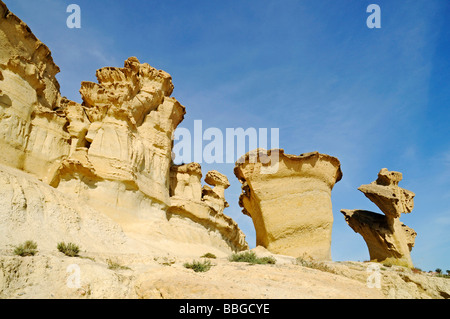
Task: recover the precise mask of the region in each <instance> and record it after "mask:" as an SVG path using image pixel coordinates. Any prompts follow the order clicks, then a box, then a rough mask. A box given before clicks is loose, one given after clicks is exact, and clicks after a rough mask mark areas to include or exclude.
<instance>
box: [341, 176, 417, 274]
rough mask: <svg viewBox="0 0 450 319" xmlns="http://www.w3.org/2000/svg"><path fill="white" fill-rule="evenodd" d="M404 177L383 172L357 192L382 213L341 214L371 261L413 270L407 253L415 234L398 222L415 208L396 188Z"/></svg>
mask: <svg viewBox="0 0 450 319" xmlns="http://www.w3.org/2000/svg"><path fill="white" fill-rule="evenodd" d="M402 178H403V176H402V173H400V172H390V171H388V170H387V169H386V168H383V169H382V170H381V171H380V172H379V173H378V178H377V180H376V181H374V182H372V183H371V184H367V185H362V186H360V187H359V188H358V189H359V190H360V191H361V192H363V193H364V195H365V196H366V197H367V198H368V199H370V200H371V201H372V202H374V203H375V204H376V205H377V206H378V207H379V208H380V210H381V211H382V212H383V213H384V215H382V214H378V213H374V212H369V211H364V210H348V209H343V210H341V212H342V214H344V217H345V220H346V222H347V224H348V225H349V226H350V227H351V228H352V229H353V230H354V231H355V232H357V233H359V234H361V236H362V237H363V238H364V240H365V241H366V244H367V247H368V249H369V254H370V259H371V260H373V261H378V262H390V263H393V264H398V265H403V266H407V267H413V263H412V260H411V255H410V252H411V250H412V248H413V247H414V242H415V237H416V235H417V233H416V232H415V231H414V229H411V228H409V227H408V226H406V225H405V224H403V223H402V222H400V220H399V218H400V215H401V214H402V213H410V212H411V211H412V209H413V208H414V196H415V194H414V193H413V192H411V191H409V190H406V189H403V188H401V187H399V186H398V183H399V182H400V181H401V180H402Z"/></svg>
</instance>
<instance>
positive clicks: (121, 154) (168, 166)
mask: <svg viewBox="0 0 450 319" xmlns="http://www.w3.org/2000/svg"><path fill="white" fill-rule="evenodd" d="M0 43H1V44H0V147H1V148H2V152H1V153H0V164H2V165H4V166H9V167H12V168H15V169H17V170H19V171H23V172H25V173H27V174H28V176H29V177H30V178H34V179H36V181H33V183H34V182H36V183H37V184H39V183H43V184H47V185H50V186H51V187H53V189H55V192H54V193H55V194H59V193H62V194H64V196H72V197H73V198H74V199H75V201H78V202H82V203H83V205H87V206H89V207H90V209H91V210H95V211H96V212H97V213H98V214H101V215H102V216H105V217H107V218H109V219H110V220H111V221H112V222H115V223H117V225H119V226H120V228H121V229H123V231H124V232H125V233H126V235H127V236H131V237H133V238H135V239H139V240H141V241H143V242H145V243H148V244H149V245H153V246H154V247H156V246H160V249H162V250H164V249H165V248H164V245H165V244H164V243H167V242H172V243H173V245H172V246H171V247H174V246H176V245H177V243H178V244H180V245H183V244H189V243H191V244H194V245H195V244H198V245H205V246H206V247H209V246H210V247H213V248H216V249H219V250H222V251H230V250H242V249H246V248H247V247H248V246H247V243H246V242H245V236H244V234H243V233H242V231H241V230H240V229H239V227H238V226H237V224H236V223H235V222H234V221H233V220H232V219H231V218H229V217H228V216H226V215H224V214H223V209H224V208H225V207H226V206H227V204H226V201H225V198H224V189H225V188H226V187H227V186H226V185H227V183H228V181H226V182H224V181H223V180H222V179H225V180H226V177H224V176H221V175H220V174H219V175H217V173H215V172H211V173H210V174H208V175H207V180H206V183H210V184H212V185H213V186H215V187H214V189H211V188H204V189H202V186H201V176H202V173H201V167H200V165H198V164H195V163H192V164H189V165H186V166H182V167H179V166H174V165H173V163H172V144H173V133H174V131H175V129H176V128H177V126H178V125H179V124H180V122H181V121H182V120H183V118H184V115H185V113H186V111H185V107H184V106H182V105H181V104H180V103H179V102H178V101H177V100H176V99H175V98H173V97H171V94H172V91H173V89H174V87H173V84H172V78H171V76H170V75H169V74H168V73H166V72H164V71H161V70H157V69H155V68H153V67H151V66H150V65H149V64H147V63H140V62H139V60H138V59H137V58H135V57H131V58H129V59H127V60H126V61H125V63H124V66H123V67H121V68H118V67H105V68H101V69H99V70H97V72H96V77H97V82H98V83H94V82H82V83H81V89H80V93H81V97H82V100H83V102H82V104H79V103H76V102H73V101H70V100H69V99H67V98H65V97H62V96H61V95H60V92H59V84H58V81H57V80H56V78H55V75H56V74H57V73H58V72H59V68H58V66H56V64H55V63H54V62H53V59H52V57H51V52H50V50H49V49H48V48H47V47H46V46H45V45H44V44H43V43H42V42H40V41H39V40H38V39H37V38H36V37H35V36H34V35H33V33H32V32H31V30H30V29H29V28H28V26H27V25H26V24H25V23H24V22H22V21H21V20H20V19H19V18H17V17H16V16H15V15H14V14H12V13H11V12H10V11H9V10H8V9H7V7H6V6H5V4H3V2H1V1H0ZM0 174H2V171H0ZM8 174H9V173H8ZM14 174H15V173H14ZM14 174H13V175H14ZM21 176H27V175H23V174H22V175H21ZM217 176H219V177H217ZM41 186H42V185H41ZM41 186H39V188H40V187H41ZM205 187H206V186H205ZM55 196H56V197H58V195H55ZM26 200H27V197H26V196H25V201H26ZM51 200H52V199H51V198H46V201H51ZM1 201H2V203H0V204H1V205H2V206H4V207H8V205H9V206H11V205H13V203H11V202H7V199H6V198H1ZM7 211H8V210H7V209H6V210H5V212H4V213H5V214H6V212H7ZM11 214H12V211H11ZM43 214H45V210H44V212H43ZM61 214H64V210H63V211H62V212H61ZM34 216H35V217H36V218H38V216H37V215H34ZM6 220H11V219H8V218H6ZM4 221H5V219H3V220H2V221H1V223H4ZM29 222H33V221H32V220H30V221H29ZM3 226H4V227H2V230H4V231H5V232H6V233H5V234H4V235H5V236H6V237H8V236H9V237H10V238H13V237H14V234H12V233H10V231H9V230H8V229H9V228H11V227H9V226H8V225H6V224H4V225H3ZM22 227H23V228H26V227H27V225H26V224H23V225H22ZM16 231H17V229H16ZM36 236H38V235H36ZM39 236H40V235H39ZM39 236H38V237H39ZM41 237H42V236H41ZM158 243H162V244H158ZM2 244H6V243H4V242H2ZM166 246H167V245H166ZM169 246H170V245H169ZM169 246H167V247H169ZM167 250H170V248H167Z"/></svg>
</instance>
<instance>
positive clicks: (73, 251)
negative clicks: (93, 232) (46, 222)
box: [56, 242, 80, 257]
mask: <svg viewBox="0 0 450 319" xmlns="http://www.w3.org/2000/svg"><path fill="white" fill-rule="evenodd" d="M56 248H58V250H59V251H60V252H62V253H63V254H64V255H66V256H69V257H78V253H79V252H80V248H79V247H78V246H77V245H75V244H74V243H68V244H66V243H64V242H61V243H58V245H57V246H56Z"/></svg>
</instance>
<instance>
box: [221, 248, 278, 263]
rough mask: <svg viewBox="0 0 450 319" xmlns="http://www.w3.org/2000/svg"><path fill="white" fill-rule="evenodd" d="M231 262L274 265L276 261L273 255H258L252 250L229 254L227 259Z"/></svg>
mask: <svg viewBox="0 0 450 319" xmlns="http://www.w3.org/2000/svg"><path fill="white" fill-rule="evenodd" d="M228 260H229V261H232V262H245V263H249V264H252V265H255V264H258V265H265V264H271V265H274V264H275V263H276V260H275V258H274V257H272V256H269V257H258V256H256V254H255V253H254V252H253V251H252V252H249V251H246V252H244V253H237V254H233V255H231V256H230V258H229V259H228Z"/></svg>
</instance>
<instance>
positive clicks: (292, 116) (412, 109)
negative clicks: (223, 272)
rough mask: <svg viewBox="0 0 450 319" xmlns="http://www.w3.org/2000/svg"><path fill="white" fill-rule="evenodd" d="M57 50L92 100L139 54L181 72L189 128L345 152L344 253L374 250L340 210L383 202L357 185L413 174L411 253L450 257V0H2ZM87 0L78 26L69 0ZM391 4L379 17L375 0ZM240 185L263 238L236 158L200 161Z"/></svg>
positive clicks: (408, 178) (340, 244)
mask: <svg viewBox="0 0 450 319" xmlns="http://www.w3.org/2000/svg"><path fill="white" fill-rule="evenodd" d="M4 2H5V3H6V4H7V5H8V7H9V8H10V10H11V11H13V12H14V13H15V14H16V15H18V16H19V17H20V18H21V19H22V20H23V21H25V22H26V23H27V24H28V25H29V26H30V27H31V29H32V31H33V32H34V33H35V35H36V36H37V37H38V38H39V39H41V40H42V41H43V42H44V43H45V44H47V46H48V47H49V48H50V49H51V51H52V55H53V58H54V60H55V62H56V63H57V64H58V65H59V66H60V68H61V73H60V74H59V75H58V80H59V82H60V84H61V92H62V94H63V95H65V96H67V97H68V98H70V99H72V100H75V101H78V102H80V101H81V98H80V95H79V93H78V90H79V88H80V83H81V81H95V71H96V70H97V69H98V68H101V67H104V66H119V67H120V66H122V65H123V61H124V60H125V59H127V58H128V57H130V56H136V57H138V58H139V60H140V61H141V62H142V63H143V62H147V63H149V64H150V65H152V66H154V67H156V68H158V69H163V70H165V71H167V72H168V73H170V74H171V75H172V77H173V81H174V85H175V91H174V93H173V96H174V97H176V98H177V99H178V100H179V101H180V102H181V103H182V104H183V105H185V106H186V108H187V115H186V117H185V120H184V122H183V123H181V125H180V127H185V128H188V129H192V127H193V122H194V120H200V119H201V120H202V121H203V127H204V129H205V128H208V127H217V128H220V129H221V130H222V131H223V132H225V129H226V128H238V127H243V128H249V127H254V128H279V129H280V147H281V148H283V149H285V152H286V153H289V154H301V153H305V152H310V151H315V150H317V151H320V152H322V153H326V154H330V155H333V156H336V157H337V158H339V160H340V161H341V165H342V171H343V173H344V178H343V180H342V181H341V182H339V183H337V184H336V186H335V188H334V190H333V193H332V199H333V214H334V226H333V240H332V256H333V259H334V260H360V261H363V260H368V258H369V255H368V251H367V247H366V245H365V242H364V240H363V239H362V237H361V236H360V235H359V234H356V233H354V232H353V231H352V230H351V228H350V227H349V226H348V225H347V224H346V223H345V220H344V218H343V216H342V215H341V213H340V212H339V210H340V209H343V208H346V209H367V210H372V211H375V212H379V209H378V208H377V207H376V206H375V205H374V204H372V203H371V202H370V201H369V200H368V199H366V198H365V196H364V195H363V194H362V193H361V192H359V191H358V190H357V188H358V187H359V186H360V185H361V184H368V183H370V182H372V181H373V180H375V179H376V176H377V173H378V171H379V170H380V169H381V168H384V167H386V168H388V169H389V170H396V171H400V172H402V173H403V181H402V182H401V183H400V186H402V187H404V188H406V189H409V190H411V191H413V192H415V193H416V198H415V208H414V210H413V212H412V213H411V214H408V215H403V216H402V217H401V220H402V221H403V222H404V223H405V224H406V225H408V226H409V227H411V228H413V229H415V230H416V231H417V233H418V236H417V238H416V245H415V247H414V248H413V251H412V258H413V262H414V263H415V265H416V266H417V267H420V268H422V269H424V270H430V269H432V270H434V269H435V268H437V267H439V268H442V269H444V270H446V269H450V235H449V230H450V140H449V136H450V129H449V120H450V109H449V104H450V65H449V64H450V59H449V58H448V57H449V56H450V23H449V22H448V17H449V16H450V2H449V1H447V0H404V1H384V0H383V1H381V0H371V1H363V0H342V1H328V0H317V1H306V0H283V1H267V0H258V1H256V0H254V1H253V0H239V1H237V0H230V1H217V0H208V1H206V0H204V1H203V0H196V1H187V0H165V1H150V0H146V1H143V0H139V1H138V0H135V1H124V0H120V1H119V0H109V1H85V0H71V1H61V0H39V1H29V0H4ZM70 3H76V4H78V5H79V6H80V7H81V17H82V27H81V29H69V28H67V27H66V18H67V17H68V15H69V14H68V13H66V7H67V6H68V5H69V4H70ZM371 3H376V4H378V5H379V6H380V7H381V26H382V27H381V29H369V28H367V26H366V19H367V17H368V16H369V13H366V8H367V6H368V5H369V4H371ZM202 166H203V172H204V174H206V172H207V171H208V170H210V169H217V170H219V171H220V172H222V173H224V174H226V175H227V176H228V178H229V180H230V182H231V184H232V186H231V187H230V188H229V189H228V190H227V192H226V197H227V200H228V202H229V203H230V208H228V209H227V210H226V211H225V212H226V213H227V214H228V215H230V216H232V217H233V218H234V219H235V220H236V221H237V222H238V223H239V225H240V227H241V228H242V229H243V231H244V232H245V233H246V235H247V239H248V242H249V244H250V246H252V247H253V246H254V244H255V235H254V229H253V224H252V221H251V219H250V218H249V217H247V216H244V215H243V214H242V213H241V212H240V208H239V206H238V196H239V194H240V184H239V182H238V181H237V179H236V178H235V177H234V174H233V167H234V165H233V164H208V165H207V164H203V165H202Z"/></svg>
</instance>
